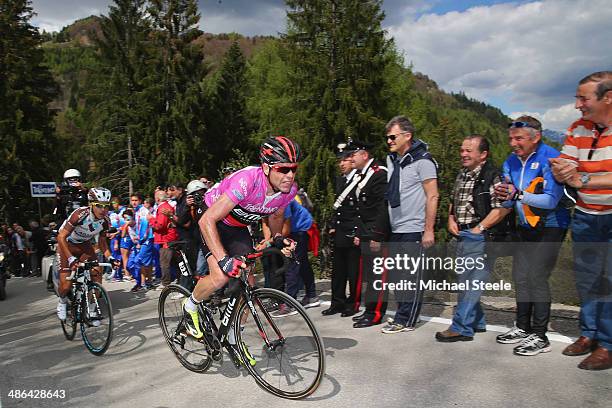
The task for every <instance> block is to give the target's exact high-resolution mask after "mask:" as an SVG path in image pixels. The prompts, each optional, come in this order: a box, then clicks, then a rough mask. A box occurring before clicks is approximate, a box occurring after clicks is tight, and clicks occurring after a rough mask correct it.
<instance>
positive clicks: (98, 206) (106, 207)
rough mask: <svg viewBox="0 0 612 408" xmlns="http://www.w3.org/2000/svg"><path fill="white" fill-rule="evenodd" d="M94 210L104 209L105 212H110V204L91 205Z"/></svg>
mask: <svg viewBox="0 0 612 408" xmlns="http://www.w3.org/2000/svg"><path fill="white" fill-rule="evenodd" d="M92 204H93V205H94V206H95V207H96V208H104V209H106V210H110V208H111V206H110V204H102V203H92Z"/></svg>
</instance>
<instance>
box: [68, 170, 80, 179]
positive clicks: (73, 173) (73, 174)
mask: <svg viewBox="0 0 612 408" xmlns="http://www.w3.org/2000/svg"><path fill="white" fill-rule="evenodd" d="M74 177H78V178H81V172H80V171H78V170H77V169H68V170H66V171H65V172H64V180H65V179H69V178H74Z"/></svg>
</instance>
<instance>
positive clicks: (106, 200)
mask: <svg viewBox="0 0 612 408" xmlns="http://www.w3.org/2000/svg"><path fill="white" fill-rule="evenodd" d="M87 199H88V200H89V202H90V203H100V204H110V201H111V192H110V190H109V189H107V188H104V187H94V188H92V189H90V190H89V193H88V194H87Z"/></svg>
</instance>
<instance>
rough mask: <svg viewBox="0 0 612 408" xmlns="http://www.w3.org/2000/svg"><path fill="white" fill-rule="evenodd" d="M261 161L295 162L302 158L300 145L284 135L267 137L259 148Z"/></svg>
mask: <svg viewBox="0 0 612 408" xmlns="http://www.w3.org/2000/svg"><path fill="white" fill-rule="evenodd" d="M259 159H260V160H261V162H262V163H266V164H277V163H297V162H299V161H300V160H302V150H301V149H300V145H299V144H297V143H296V142H294V141H293V140H291V139H289V138H287V137H284V136H275V137H269V138H267V139H266V140H264V142H263V143H262V144H261V147H260V148H259Z"/></svg>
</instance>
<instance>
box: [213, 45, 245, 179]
mask: <svg viewBox="0 0 612 408" xmlns="http://www.w3.org/2000/svg"><path fill="white" fill-rule="evenodd" d="M246 69H247V68H246V61H245V58H244V55H243V54H242V51H240V47H239V46H238V43H237V42H236V41H234V42H233V43H232V45H231V46H230V48H229V50H228V51H227V53H226V54H225V57H224V59H223V63H222V65H221V68H220V70H219V72H218V75H217V80H216V84H215V87H214V93H213V94H212V95H211V98H210V104H211V107H210V109H209V110H208V111H206V112H205V121H206V123H207V124H208V140H211V141H223V143H210V144H209V145H208V146H207V150H208V152H209V157H210V159H209V160H208V162H207V163H206V170H207V172H208V173H209V174H215V173H216V172H217V171H218V169H219V168H221V167H222V166H221V163H223V161H224V160H226V158H227V157H228V156H230V154H231V153H232V152H233V151H234V149H236V148H237V147H238V146H239V147H240V149H241V150H242V151H243V152H244V154H245V155H246V156H251V157H252V158H254V157H255V155H254V152H255V148H254V147H251V146H250V139H249V136H250V134H251V132H252V125H251V124H250V121H249V118H248V115H247V95H248V92H249V89H248V82H247V81H246Z"/></svg>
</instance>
